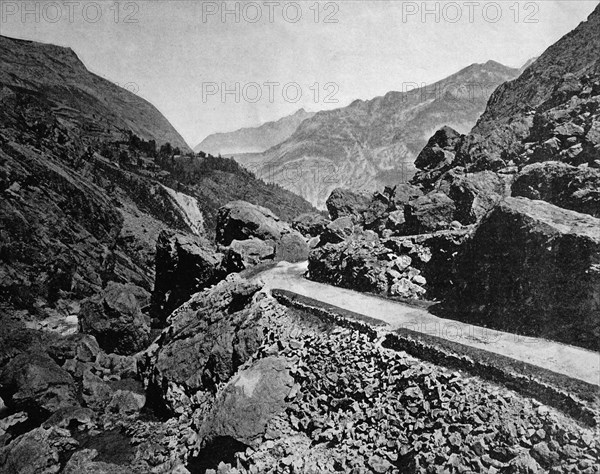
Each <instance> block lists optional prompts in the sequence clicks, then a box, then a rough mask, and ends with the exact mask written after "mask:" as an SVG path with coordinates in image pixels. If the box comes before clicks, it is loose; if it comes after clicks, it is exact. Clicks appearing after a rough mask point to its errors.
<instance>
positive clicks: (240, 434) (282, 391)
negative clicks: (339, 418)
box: [199, 356, 294, 446]
mask: <svg viewBox="0 0 600 474" xmlns="http://www.w3.org/2000/svg"><path fill="white" fill-rule="evenodd" d="M290 369H291V365H290V361H289V360H288V359H286V358H285V357H275V356H270V357H266V358H264V359H260V360H258V361H256V362H255V363H253V364H252V365H251V366H250V367H248V368H246V369H244V370H241V371H240V372H238V373H237V374H236V375H235V377H233V378H232V379H231V380H230V381H229V383H228V384H227V386H226V387H225V388H224V390H223V391H222V392H221V393H220V394H219V395H218V397H217V399H216V401H215V404H214V406H213V408H212V410H211V411H210V413H209V414H208V415H207V417H206V420H205V421H204V423H203V424H202V427H201V429H200V432H199V437H200V439H201V440H202V442H204V443H206V442H209V441H212V440H214V439H215V438H225V437H228V438H233V439H235V440H236V441H238V442H240V443H243V444H245V445H248V446H256V445H258V444H260V442H261V441H262V438H263V435H264V434H265V431H266V428H267V424H268V423H269V421H271V419H273V418H274V417H275V416H277V415H279V414H280V413H282V412H283V410H284V409H285V407H286V406H287V402H286V397H287V396H288V395H289V393H290V391H291V389H292V387H293V386H294V378H293V377H292V376H291V374H290Z"/></svg>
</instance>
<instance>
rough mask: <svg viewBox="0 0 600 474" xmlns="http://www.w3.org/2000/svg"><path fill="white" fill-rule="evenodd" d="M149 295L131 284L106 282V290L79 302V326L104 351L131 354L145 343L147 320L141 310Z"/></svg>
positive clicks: (148, 323)
mask: <svg viewBox="0 0 600 474" xmlns="http://www.w3.org/2000/svg"><path fill="white" fill-rule="evenodd" d="M149 302H150V293H148V292H147V291H146V290H144V289H143V288H140V287H138V286H135V285H131V284H129V285H124V284H120V283H115V282H112V281H111V282H109V284H108V285H107V287H106V289H105V290H104V291H103V292H102V293H100V294H98V295H95V296H93V297H92V298H88V299H86V300H84V301H83V302H82V305H81V313H80V315H79V326H80V330H81V332H83V333H86V334H91V335H92V336H94V337H95V338H96V340H97V341H98V344H99V345H100V347H102V349H104V350H105V351H106V352H115V353H117V354H124V355H128V354H133V353H135V352H138V351H140V350H142V349H145V348H146V347H147V346H148V344H149V342H150V341H149V338H150V321H149V318H148V317H147V316H145V315H144V314H142V308H143V307H144V306H147V305H148V303H149Z"/></svg>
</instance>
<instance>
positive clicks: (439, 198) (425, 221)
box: [404, 192, 456, 234]
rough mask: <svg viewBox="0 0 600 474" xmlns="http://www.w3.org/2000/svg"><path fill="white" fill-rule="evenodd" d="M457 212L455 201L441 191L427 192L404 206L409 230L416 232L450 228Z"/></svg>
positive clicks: (421, 232) (425, 232)
mask: <svg viewBox="0 0 600 474" xmlns="http://www.w3.org/2000/svg"><path fill="white" fill-rule="evenodd" d="M455 212H456V206H455V204H454V201H452V199H450V198H449V197H448V196H446V194H444V193H440V192H433V193H429V194H426V195H425V196H422V197H420V198H418V199H415V200H414V201H411V202H409V203H408V204H407V205H406V206H405V207H404V217H405V220H406V226H407V229H408V232H412V233H415V234H427V233H430V232H435V231H437V230H442V229H445V228H448V227H449V225H450V223H451V222H452V221H453V220H454V213H455Z"/></svg>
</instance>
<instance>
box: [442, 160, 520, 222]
mask: <svg viewBox="0 0 600 474" xmlns="http://www.w3.org/2000/svg"><path fill="white" fill-rule="evenodd" d="M510 178H511V177H510V175H507V176H504V175H500V174H498V173H494V172H493V171H479V172H477V173H466V174H464V175H458V176H455V177H454V179H453V180H452V182H451V183H450V186H449V192H448V195H449V197H450V198H451V199H452V200H453V201H454V204H455V205H456V212H455V214H454V219H455V220H457V221H458V222H460V223H461V224H464V225H469V224H474V223H476V222H478V221H479V220H480V219H481V218H482V217H483V216H485V215H486V214H487V213H488V212H489V211H491V210H492V209H493V208H494V207H495V206H496V204H498V202H500V201H501V200H502V199H503V198H505V197H508V196H509V195H510ZM442 179H443V178H442Z"/></svg>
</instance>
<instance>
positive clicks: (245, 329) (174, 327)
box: [142, 275, 263, 410]
mask: <svg viewBox="0 0 600 474" xmlns="http://www.w3.org/2000/svg"><path fill="white" fill-rule="evenodd" d="M261 287H262V285H260V284H257V283H250V282H248V281H246V280H243V279H241V278H240V277H239V276H237V275H230V276H228V277H227V278H226V279H225V280H224V281H222V282H220V283H218V284H217V285H216V286H215V287H214V288H212V289H210V290H206V291H204V292H201V293H196V294H195V295H194V296H193V297H192V298H191V299H190V300H189V301H188V302H187V303H185V304H184V305H183V306H181V307H180V308H179V309H177V310H176V311H175V312H174V313H173V314H172V315H171V316H170V318H169V323H170V325H169V327H168V328H167V329H165V330H164V331H163V332H162V334H161V336H160V337H159V338H158V340H157V341H156V342H155V343H154V344H153V345H152V346H151V347H150V348H149V349H148V350H147V351H146V353H145V356H144V362H143V364H142V365H143V371H144V374H145V380H146V383H147V384H148V386H149V387H150V390H151V391H153V392H155V393H157V394H158V395H157V396H158V397H159V398H160V399H161V400H162V402H163V403H165V404H166V406H167V408H168V409H170V410H175V409H179V408H181V407H182V406H186V405H187V406H189V405H190V403H191V402H190V398H192V397H193V396H194V395H195V394H196V393H197V392H198V391H200V390H214V389H215V388H216V386H217V385H218V384H219V383H222V382H227V380H229V378H230V377H231V375H233V373H234V372H235V371H236V370H237V368H238V367H239V366H240V365H241V364H243V363H244V362H245V361H246V360H247V359H248V357H249V356H250V355H251V354H252V353H253V352H254V351H255V350H256V349H257V348H258V346H259V345H260V344H261V343H262V337H263V336H262V327H261V324H260V318H261V315H260V312H259V311H251V310H250V305H251V302H252V299H253V297H254V295H255V294H256V293H257V292H258V291H259V290H260V289H261Z"/></svg>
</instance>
